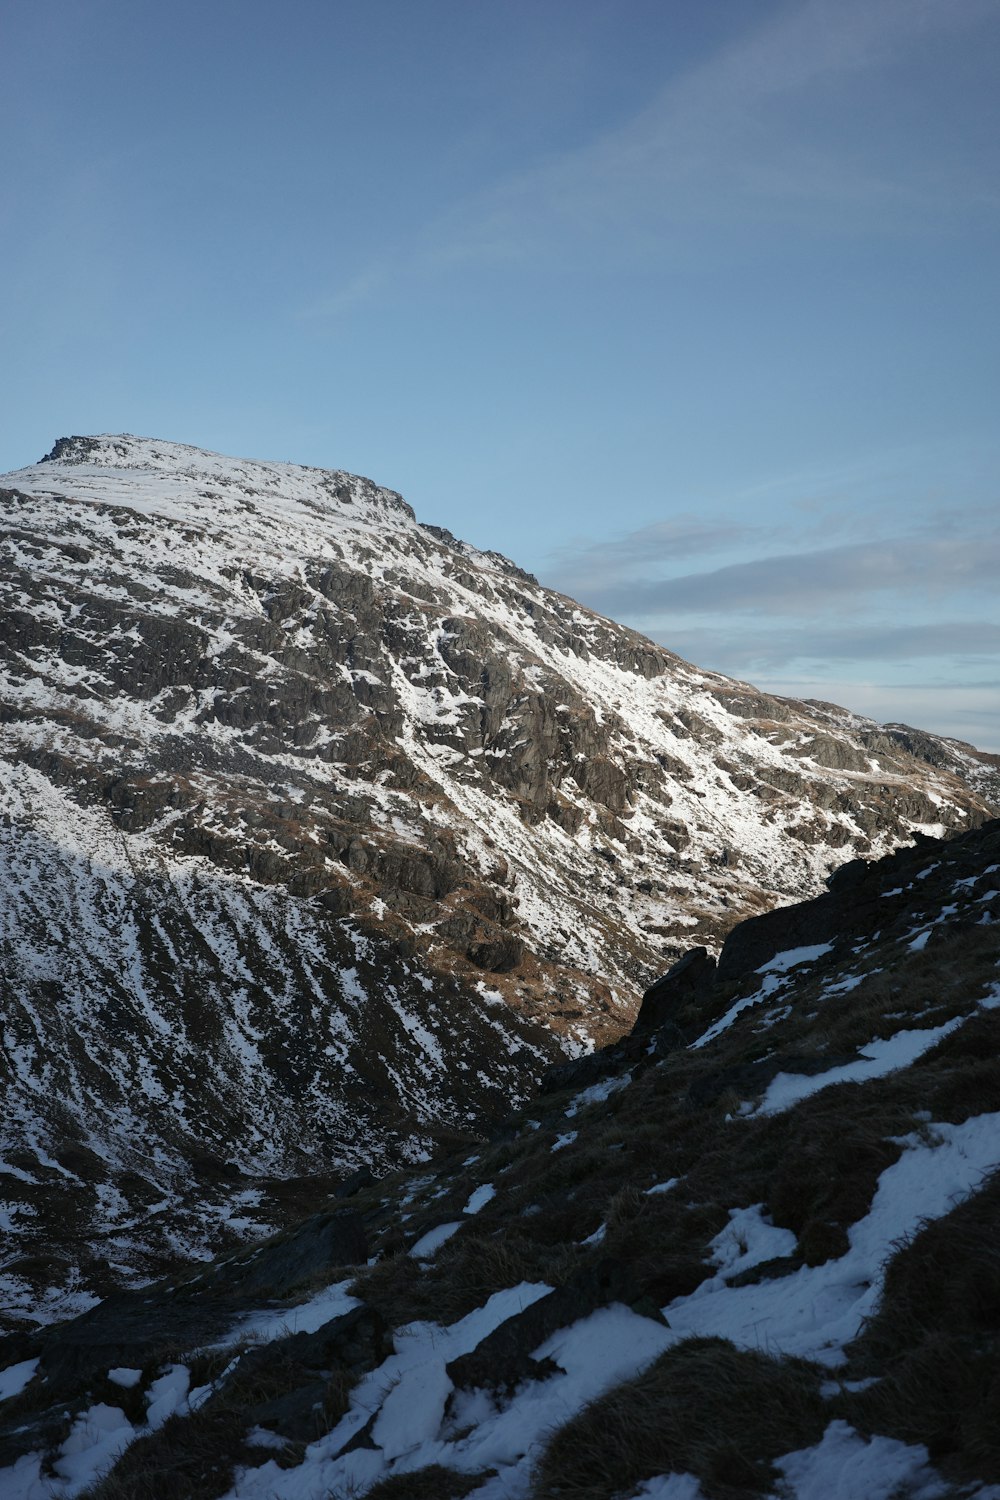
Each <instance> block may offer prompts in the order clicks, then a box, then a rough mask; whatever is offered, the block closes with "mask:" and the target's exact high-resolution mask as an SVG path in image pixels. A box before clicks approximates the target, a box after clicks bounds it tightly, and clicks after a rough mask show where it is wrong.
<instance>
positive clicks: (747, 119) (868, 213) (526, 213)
mask: <svg viewBox="0 0 1000 1500" xmlns="http://www.w3.org/2000/svg"><path fill="white" fill-rule="evenodd" d="M990 19H993V20H995V19H996V9H995V5H994V4H993V0H807V3H805V4H796V5H793V6H790V7H787V8H785V9H783V10H781V11H780V12H779V13H778V15H777V17H773V16H772V17H771V18H769V19H768V20H766V21H765V22H763V23H761V24H759V25H758V26H756V27H755V28H753V29H751V30H749V31H748V32H746V33H744V34H743V35H742V36H741V37H740V38H739V39H738V40H737V41H736V42H735V43H734V44H732V45H731V46H729V47H727V48H725V49H723V50H721V51H719V52H718V53H717V54H715V55H714V56H712V57H711V58H709V59H708V60H707V61H705V62H703V63H701V64H700V65H698V66H696V67H694V68H692V69H690V70H689V71H688V72H686V73H682V74H680V75H677V76H674V77H671V78H668V79H667V81H666V82H665V83H664V85H663V86H662V88H661V89H660V91H659V93H658V94H657V95H656V96H655V97H654V98H652V99H651V100H649V101H647V103H646V104H645V106H644V107H643V108H642V109H641V110H639V111H637V112H636V114H635V115H634V116H633V117H632V118H631V119H628V120H626V121H624V122H622V123H620V124H619V125H618V126H617V127H614V128H612V129H610V130H607V131H606V132H605V133H604V134H602V135H601V136H599V137H597V138H595V139H592V140H590V141H587V142H585V143H583V144H581V145H580V146H578V147H577V148H576V149H574V150H568V151H562V152H559V153H553V154H551V155H549V156H548V157H546V158H544V159H542V160H538V161H535V162H533V163H530V164H529V165H527V166H526V167H525V168H524V169H522V170H521V171H519V172H514V173H511V174H510V175H508V176H507V177H505V178H502V179H499V180H496V181H494V182H493V183H491V184H490V185H489V186H488V187H486V188H485V189H483V190H482V191H480V192H478V193H476V194H473V195H470V196H468V197H466V198H463V199H462V200H460V201H458V202H456V203H455V204H453V205H452V206H451V207H450V209H448V210H447V211H445V212H444V213H439V214H436V215H433V216H432V217H431V218H430V219H429V221H427V222H426V223H424V224H423V225H417V226H414V228H413V230H412V232H411V233H410V234H409V236H407V237H405V238H404V239H403V241H402V242H401V243H400V245H399V246H398V248H396V249H394V250H392V251H391V252H388V253H381V254H378V255H376V256H374V257H372V258H371V259H370V261H369V262H368V263H367V264H366V265H364V266H363V267H362V268H361V269H360V270H359V271H358V272H357V274H355V275H354V276H352V277H350V278H348V279H347V280H346V281H345V282H343V283H342V284H341V285H339V286H336V287H333V288H331V289H330V290H329V291H328V292H327V293H326V294H324V295H323V296H322V297H320V298H318V299H317V301H316V302H315V303H314V305H313V306H312V307H311V308H310V309H309V313H310V314H312V315H323V314H326V315H329V314H333V313H337V312H342V311H346V310H349V309H351V308H352V307H354V306H355V305H357V303H358V302H359V301H363V300H366V299H368V298H370V297H373V296H376V295H378V294H379V293H380V292H382V291H384V290H385V289H386V287H387V286H388V285H389V284H390V283H393V282H395V281H397V280H398V279H400V278H405V277H408V276H413V275H417V276H425V275H427V274H433V273H436V272H438V273H439V272H443V271H448V270H450V269H453V268H455V267H458V266H461V265H464V264H467V263H469V262H478V263H483V262H486V263H494V264H497V263H500V264H535V263H537V262H538V261H539V260H541V261H542V262H544V261H545V260H547V259H549V258H550V257H551V256H552V255H553V254H555V255H558V256H559V258H560V260H561V261H569V262H573V261H580V260H587V259H589V258H590V257H591V256H592V255H593V253H594V251H595V248H596V247H598V246H599V247H600V250H601V252H602V253H603V254H610V256H611V258H612V261H613V262H614V263H615V264H621V262H622V260H623V258H624V259H629V258H634V257H635V256H640V257H642V256H645V255H648V254H654V255H655V256H656V257H657V258H659V259H663V258H664V257H666V258H670V257H672V256H677V255H681V256H686V255H687V254H689V253H691V247H690V245H689V244H688V241H687V236H688V235H689V232H690V230H691V229H692V227H693V226H698V225H709V226H711V227H713V228H715V229H717V228H718V227H719V226H720V225H722V224H725V223H727V222H733V221H734V220H738V222H739V224H740V226H741V229H742V231H743V232H744V233H749V232H751V231H752V229H753V226H754V224H755V222H756V223H759V224H760V225H761V226H764V227H766V228H768V229H773V228H775V227H780V225H781V224H782V223H785V224H788V223H790V222H791V223H795V224H798V225H799V226H801V227H808V228H809V229H810V230H811V231H812V232H819V233H823V234H829V233H834V232H836V233H840V232H845V233H856V232H858V231H862V232H864V231H870V230H871V229H873V228H876V229H877V228H887V227H889V228H897V229H898V228H901V227H905V226H906V225H912V224H914V223H917V224H919V225H920V226H921V227H922V228H927V227H928V226H929V225H931V224H935V225H937V226H940V224H941V223H943V222H946V220H945V218H944V216H945V215H947V214H948V213H954V212H956V211H960V210H962V209H965V208H969V207H971V206H975V205H978V206H982V205H983V204H988V205H990V206H992V207H994V208H995V207H996V206H997V205H998V203H1000V195H998V193H997V191H996V187H995V183H994V182H993V180H992V178H991V177H990V175H989V174H988V172H986V171H983V170H979V171H977V170H975V169H974V168H973V167H972V166H971V165H970V164H969V163H968V162H966V161H964V160H963V159H962V158H961V157H959V158H957V159H952V158H951V157H950V156H947V147H946V146H945V145H943V144H940V143H939V142H938V137H937V134H936V133H935V132H933V131H931V130H930V128H929V129H928V135H927V138H926V140H925V141H924V142H923V143H922V146H923V149H922V150H920V151H912V150H907V151H906V152H905V153H903V155H902V156H901V155H900V154H899V153H898V152H895V153H894V150H893V147H892V145H891V143H890V142H888V141H883V139H882V135H883V133H882V132H876V133H874V134H873V135H872V136H871V137H870V138H869V139H867V140H866V143H865V149H864V150H860V151H859V150H858V149H853V150H852V149H851V148H850V147H849V146H848V145H846V144H844V143H843V142H840V143H838V140H837V132H831V131H830V130H829V129H827V130H824V131H814V132H811V133H810V131H809V130H808V129H804V128H803V118H804V117H805V119H808V118H809V110H810V108H811V103H812V99H813V97H814V96H816V95H817V94H818V93H821V92H822V90H823V88H824V87H825V85H827V84H829V83H836V84H838V85H843V84H844V82H845V80H846V81H850V80H851V78H852V77H854V78H862V77H863V75H864V74H866V73H872V72H877V71H879V70H884V69H887V68H890V67H895V66H897V65H898V64H899V63H900V62H901V61H905V60H906V59H907V57H908V56H909V55H910V54H912V53H913V52H914V51H915V50H916V49H919V48H920V47H922V46H925V45H926V44H927V43H928V42H933V41H934V39H935V38H936V37H937V36H939V35H942V34H947V33H948V32H953V31H957V30H961V29H966V28H970V27H974V26H975V25H977V24H978V23H980V22H984V21H988V20H990ZM664 67H665V71H666V70H667V69H668V67H669V54H668V53H667V51H666V47H665V49H664ZM847 107H848V109H849V108H850V106H847ZM810 135H811V136H812V138H810ZM821 141H822V144H820V142H821ZM936 152H943V153H945V155H942V156H939V157H937V158H936V156H935V153H936ZM722 243H724V241H723V242H722Z"/></svg>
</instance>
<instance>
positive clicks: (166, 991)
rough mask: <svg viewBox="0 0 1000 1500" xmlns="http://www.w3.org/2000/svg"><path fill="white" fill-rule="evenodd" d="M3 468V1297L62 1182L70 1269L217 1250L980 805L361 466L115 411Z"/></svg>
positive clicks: (456, 1123) (504, 1092) (903, 756)
mask: <svg viewBox="0 0 1000 1500" xmlns="http://www.w3.org/2000/svg"><path fill="white" fill-rule="evenodd" d="M0 490H2V497H3V511H4V538H3V541H4V548H5V569H4V572H3V575H2V579H0V588H2V599H0V603H2V609H3V619H4V628H3V632H2V635H0V649H2V651H3V698H2V707H0V794H2V796H3V803H4V810H5V812H6V814H7V817H6V820H5V822H4V823H3V825H2V826H0V858H2V862H3V884H2V887H0V919H2V924H0V934H2V936H0V944H2V953H0V956H2V958H3V979H2V983H3V995H2V999H3V1011H4V1021H5V1037H6V1038H7V1041H6V1047H5V1054H4V1056H5V1060H6V1061H5V1066H6V1068H7V1077H8V1091H7V1122H6V1134H5V1137H4V1139H3V1142H2V1145H3V1148H4V1149H5V1150H6V1151H7V1155H6V1156H5V1158H4V1159H5V1160H7V1161H8V1162H9V1163H10V1164H11V1166H12V1167H13V1168H14V1169H15V1172H14V1176H13V1178H12V1179H10V1180H11V1182H12V1183H13V1184H15V1186H13V1187H12V1189H11V1192H10V1193H9V1194H8V1197H7V1202H8V1203H9V1205H11V1207H9V1208H8V1210H7V1211H8V1213H9V1214H10V1217H11V1223H12V1225H13V1226H14V1228H13V1233H14V1236H15V1239H16V1240H17V1242H18V1243H20V1244H22V1245H23V1246H24V1256H23V1259H24V1262H25V1265H26V1266H27V1267H28V1268H29V1269H27V1270H25V1271H24V1273H23V1274H22V1271H19V1270H17V1269H16V1268H15V1269H14V1270H11V1271H10V1272H9V1274H8V1284H7V1292H6V1297H7V1304H8V1306H9V1307H11V1308H12V1309H14V1310H15V1311H16V1310H17V1309H18V1308H27V1307H29V1306H30V1307H35V1308H36V1311H37V1302H36V1301H33V1300H32V1299H33V1298H35V1297H36V1291H37V1288H35V1290H32V1288H33V1287H34V1286H35V1283H34V1282H33V1281H32V1280H31V1277H32V1276H34V1274H35V1272H34V1271H32V1270H30V1266H31V1264H32V1256H31V1253H30V1252H31V1250H32V1247H34V1246H36V1245H38V1244H40V1243H44V1241H45V1238H46V1235H47V1234H48V1233H49V1232H50V1230H51V1226H52V1220H51V1218H50V1215H51V1214H52V1213H53V1212H54V1211H56V1210H55V1209H54V1207H53V1206H54V1205H55V1204H57V1203H58V1205H59V1207H58V1210H57V1211H58V1213H59V1214H61V1215H64V1216H65V1217H66V1219H67V1221H68V1222H69V1223H70V1224H72V1226H73V1236H75V1238H76V1240H77V1241H78V1242H79V1244H80V1245H82V1246H85V1247H86V1257H89V1260H88V1266H89V1269H88V1270H87V1271H86V1275H85V1276H84V1282H83V1283H79V1276H80V1274H81V1273H80V1267H79V1265H78V1264H77V1263H76V1262H75V1261H73V1256H72V1255H70V1256H69V1257H68V1259H67V1263H66V1267H65V1269H66V1280H65V1284H64V1286H63V1289H62V1290H63V1291H64V1292H65V1293H66V1295H67V1296H71V1295H73V1291H72V1289H73V1288H74V1287H76V1286H77V1285H78V1284H86V1285H89V1286H92V1287H95V1288H97V1289H98V1290H104V1289H106V1287H107V1286H108V1285H109V1284H113V1283H114V1280H115V1278H116V1277H117V1278H121V1277H126V1278H127V1277H128V1276H130V1275H148V1274H150V1273H151V1272H153V1271H155V1270H156V1269H157V1267H158V1266H160V1265H162V1264H170V1263H172V1260H171V1258H172V1257H173V1258H176V1255H177V1254H179V1253H181V1251H180V1250H179V1249H178V1246H182V1245H183V1246H186V1247H187V1251H185V1252H184V1253H188V1252H190V1253H196V1252H197V1253H202V1254H207V1253H209V1252H210V1251H213V1250H217V1249H219V1248H221V1246H222V1245H223V1244H225V1243H229V1242H232V1240H233V1239H234V1238H238V1237H239V1236H240V1235H241V1234H245V1233H249V1232H251V1231H252V1229H253V1227H254V1226H255V1225H256V1226H257V1227H259V1226H260V1225H261V1224H262V1223H268V1224H269V1223H275V1222H282V1221H283V1218H284V1216H285V1215H286V1214H287V1212H288V1211H289V1209H288V1203H287V1202H286V1201H285V1200H286V1198H287V1195H288V1193H290V1192H292V1189H291V1188H287V1189H286V1187H283V1186H282V1184H283V1183H285V1182H286V1181H287V1180H288V1179H290V1178H295V1177H297V1176H299V1175H300V1173H301V1169H302V1166H303V1165H304V1164H305V1163H306V1162H308V1163H309V1165H310V1169H311V1170H313V1171H317V1170H321V1171H326V1172H328V1173H333V1174H335V1175H336V1174H339V1175H341V1176H342V1175H343V1174H345V1173H346V1172H349V1171H352V1170H354V1169H356V1168H359V1167H362V1166H366V1165H368V1166H375V1167H377V1168H384V1167H385V1166H387V1165H390V1164H394V1163H396V1162H398V1161H400V1160H406V1159H411V1160H414V1159H419V1158H420V1157H421V1156H423V1155H424V1154H426V1152H427V1151H428V1150H429V1149H430V1147H431V1145H432V1144H433V1141H434V1139H435V1138H436V1137H437V1136H438V1135H440V1134H441V1133H442V1132H444V1133H448V1132H450V1133H452V1134H453V1135H454V1134H456V1133H457V1134H458V1135H459V1136H462V1135H470V1134H471V1135H473V1136H474V1135H475V1134H476V1133H477V1132H480V1131H481V1130H482V1129H483V1128H484V1127H488V1123H489V1121H490V1120H491V1119H496V1118H497V1117H498V1116H499V1115H500V1114H502V1113H503V1112H504V1111H505V1110H506V1109H507V1108H508V1107H509V1106H510V1105H511V1104H512V1103H516V1102H517V1101H518V1100H519V1099H523V1098H524V1097H525V1095H526V1091H527V1090H528V1089H530V1087H531V1086H532V1084H533V1081H534V1080H535V1079H536V1078H537V1076H538V1074H539V1072H540V1071H541V1069H542V1068H543V1066H544V1065H545V1064H546V1063H548V1062H551V1061H553V1060H554V1059H555V1058H557V1057H558V1056H560V1055H561V1054H562V1053H564V1052H565V1051H566V1050H569V1051H570V1052H574V1051H576V1052H579V1051H581V1050H586V1049H588V1048H590V1047H592V1046H593V1045H595V1044H601V1043H604V1042H607V1041H610V1040H613V1039H614V1038H615V1037H617V1036H619V1035H620V1034H621V1033H622V1032H623V1031H624V1030H625V1029H627V1027H628V1025H629V1023H630V1021H631V1020H632V1018H633V1017H634V1015H635V1012H636V1008H637V1005H638V1001H639V997H640V995H641V993H642V991H643V990H644V989H645V988H646V987H647V986H648V984H649V983H650V982H651V981H652V980H653V979H655V978H656V977H657V975H659V974H661V973H662V972H663V971H664V970H666V969H668V968H669V967H670V965H671V963H672V962H673V961H674V960H675V959H676V958H677V957H679V955H680V954H681V953H682V952H683V951H684V950H685V949H686V948H688V947H689V946H691V945H692V944H700V945H702V946H704V947H705V948H706V949H707V950H709V951H711V952H713V953H714V952H717V951H718V950H719V948H720V946H721V944H722V942H723V940H724V939H725V936H726V933H727V932H728V931H729V930H730V929H731V928H732V927H733V926H734V924H735V923H736V922H737V921H738V920H740V919H741V918H743V917H746V916H748V915H753V914H754V913H757V912H760V911H762V910H764V909H766V908H768V907H770V906H772V905H774V904H775V903H776V902H784V901H789V900H791V899H793V898H796V897H801V896H803V895H807V894H813V893H815V892H816V891H818V890H819V889H821V888H822V885H823V882H824V880H825V878H826V876H827V875H828V874H829V873H830V871H831V870H832V869H833V868H834V867H835V866H836V865H838V864H840V863H842V862H844V861H846V860H849V859H851V858H853V857H856V856H858V855H864V856H872V855H878V854H880V853H884V852H887V851H888V850H890V849H891V848H893V847H895V846H896V845H897V844H899V843H900V842H901V841H905V840H907V839H908V838H910V837H912V836H913V834H914V833H915V832H921V831H922V832H925V833H927V834H942V833H947V832H949V831H956V830H959V829H961V828H963V827H968V826H970V825H971V824H975V823H976V822H978V821H980V820H982V819H983V818H984V817H986V816H987V815H988V813H989V811H990V808H991V806H992V805H994V804H993V802H992V801H991V795H992V794H991V793H989V789H988V778H989V777H990V776H991V775H992V774H993V771H994V768H993V766H992V762H991V759H990V758H989V757H982V756H977V754H976V752H973V751H971V749H969V748H968V747H966V749H963V748H962V747H960V746H955V745H954V744H952V743H951V742H948V741H945V740H942V739H941V738H940V737H934V736H931V737H927V736H925V737H924V738H923V740H922V741H921V742H920V743H921V744H922V745H923V746H924V751H923V752H922V753H918V754H913V753H911V752H910V751H909V750H908V749H907V748H906V745H905V743H904V741H903V740H902V739H900V738H899V737H898V736H897V735H896V734H895V733H894V732H891V731H886V730H884V729H882V728H881V727H880V726H877V725H875V724H874V723H872V722H871V721H869V720H864V719H862V718H860V717H859V716H857V715H852V714H850V713H848V712H846V711H844V710H838V709H836V708H833V707H831V706H829V705H808V704H800V703H795V702H794V701H793V700H785V699H778V698H774V697H772V696H770V695H768V694H762V693H759V692H758V691H757V690H756V689H754V688H752V687H750V686H749V685H747V684H744V683H738V682H734V681H732V680H730V679H727V678H724V677H721V676H720V675H719V674H717V673H712V672H707V671H701V670H699V669H698V668H697V667H694V666H692V665H691V664H690V663H686V662H684V661H682V660H681V659H680V658H679V657H676V656H674V655H672V654H671V653H670V652H669V651H667V650H665V649H664V648H662V647H659V646H656V645H654V644H653V643H652V642H651V641H648V640H646V639H645V638H644V637H642V636H640V635H638V634H636V633H635V632H634V631H630V630H627V629H626V628H624V627H621V626H617V625H615V624H614V622H612V621H609V620H606V619H604V618H602V617H600V616H598V615H595V614H593V613H592V612H591V611H588V610H586V609H584V608H583V607H582V606H580V605H578V604H576V603H575V602H574V601H572V600H569V599H567V598H565V597H564V596H562V595H559V594H556V593H553V592H552V591H550V590H547V589H545V588H543V587H542V586H541V585H540V584H538V583H537V582H536V581H535V580H534V579H532V577H531V575H530V574H526V573H524V572H523V571H522V570H521V569H519V568H518V567H517V565H516V563H513V562H510V561H509V560H508V559H505V558H502V557H501V556H500V555H499V554H496V553H489V552H480V551H478V550H477V549H475V548H473V547H471V546H469V545H468V544H466V543H462V542H457V541H455V539H454V538H452V537H451V536H450V534H449V533H447V532H445V531H444V530H443V529H441V528H436V527H433V526H428V525H422V524H421V523H419V522H418V521H417V520H416V519H415V518H414V516H413V513H412V511H411V510H410V508H409V506H407V504H406V502H405V501H403V500H402V499H401V498H400V497H399V496H398V495H396V494H395V492H394V491H387V490H382V489H380V488H379V487H378V486H377V485H375V484H373V483H372V481H370V480H366V479H361V478H357V477H355V476H350V475H347V474H345V473H343V472H341V471H333V470H331V471H327V470H319V469H306V468H303V467H302V466H298V465H285V464H261V463H254V462H249V461H243V460H236V459H227V458H224V457H220V456H219V455H213V454H206V453H203V452H201V450H198V449H192V448H189V447H185V446H183V445H177V444H169V443H160V442H158V441H157V440H155V439H139V438H130V437H127V436H121V437H115V436H104V437H100V438H80V437H75V438H70V439H63V440H60V441H59V442H57V443H56V444H55V445H54V447H53V449H52V450H51V452H50V454H49V456H48V457H47V458H46V459H45V460H43V461H42V462H41V463H39V464H37V465H34V466H31V467H29V468H27V469H22V470H19V471H17V472H16V473H14V474H11V475H8V476H4V477H3V478H2V479H0ZM918 749H919V746H918ZM930 756H933V757H934V760H933V761H932V759H930V758H929V757H930ZM977 775H978V776H981V777H982V778H984V779H983V783H982V784H983V787H984V789H985V793H984V792H982V791H976V790H974V789H972V787H971V786H970V782H971V780H972V779H973V777H974V776H977ZM56 1096H59V1097H58V1098H57V1097H56ZM60 1098H61V1100H62V1101H65V1102H60ZM51 1163H55V1165H52V1164H51ZM18 1174H20V1175H18ZM67 1174H69V1175H68V1176H67ZM26 1179H31V1181H27V1180H26ZM303 1191H307V1190H306V1189H303ZM159 1203H165V1204H167V1205H168V1208H167V1209H165V1210H164V1211H163V1213H162V1214H160V1215H159V1216H156V1215H154V1216H152V1217H150V1215H149V1212H148V1210H149V1208H150V1206H151V1205H153V1204H159ZM94 1247H100V1248H98V1249H96V1250H95V1248H94ZM123 1268H124V1269H123ZM87 1277H90V1278H91V1279H90V1281H89V1282H88V1281H87ZM74 1278H77V1279H74ZM60 1295H61V1293H60ZM64 1305H65V1304H64V1303H63V1302H59V1301H58V1299H57V1300H56V1301H55V1302H53V1303H52V1304H51V1306H50V1309H49V1311H50V1312H52V1311H53V1310H58V1308H59V1307H63V1306H64Z"/></svg>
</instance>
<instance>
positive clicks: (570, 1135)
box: [550, 1000, 1000, 1151]
mask: <svg viewBox="0 0 1000 1500" xmlns="http://www.w3.org/2000/svg"><path fill="white" fill-rule="evenodd" d="M997 1004H998V1005H1000V1000H998V1001H997ZM577 1134H578V1132H577V1131H575V1130H567V1132H566V1134H565V1135H559V1136H556V1138H555V1140H554V1141H553V1142H552V1146H551V1148H550V1149H551V1150H552V1151H561V1150H562V1149H563V1147H564V1146H572V1144H573V1142H574V1141H575V1140H576V1137H577Z"/></svg>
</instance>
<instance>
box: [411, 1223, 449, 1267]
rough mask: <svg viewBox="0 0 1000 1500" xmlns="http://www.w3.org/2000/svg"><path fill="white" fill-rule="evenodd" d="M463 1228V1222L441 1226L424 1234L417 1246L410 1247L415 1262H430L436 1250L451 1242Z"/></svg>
mask: <svg viewBox="0 0 1000 1500" xmlns="http://www.w3.org/2000/svg"><path fill="white" fill-rule="evenodd" d="M461 1227H462V1223H461V1220H459V1221H458V1222H457V1223H455V1224H439V1225H438V1226H437V1228H436V1229H428V1231H427V1233H426V1234H422V1235H421V1236H420V1238H419V1240H417V1242H416V1244H415V1245H411V1246H410V1254H411V1255H412V1256H413V1259H414V1260H430V1258H431V1256H432V1255H433V1254H434V1252H435V1251H436V1250H439V1249H440V1248H441V1246H442V1245H443V1244H444V1242H445V1240H450V1239H451V1237H452V1235H453V1234H456V1233H457V1232H458V1230H460V1229H461Z"/></svg>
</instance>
